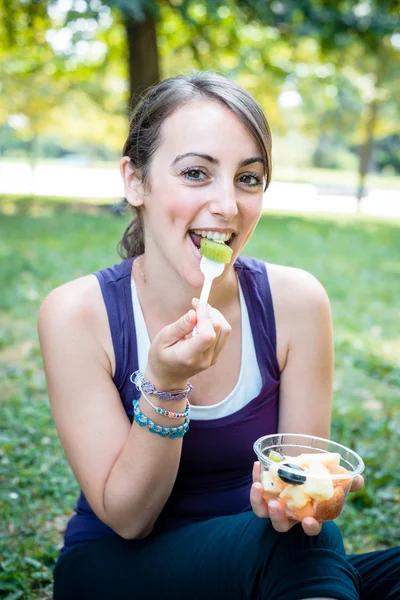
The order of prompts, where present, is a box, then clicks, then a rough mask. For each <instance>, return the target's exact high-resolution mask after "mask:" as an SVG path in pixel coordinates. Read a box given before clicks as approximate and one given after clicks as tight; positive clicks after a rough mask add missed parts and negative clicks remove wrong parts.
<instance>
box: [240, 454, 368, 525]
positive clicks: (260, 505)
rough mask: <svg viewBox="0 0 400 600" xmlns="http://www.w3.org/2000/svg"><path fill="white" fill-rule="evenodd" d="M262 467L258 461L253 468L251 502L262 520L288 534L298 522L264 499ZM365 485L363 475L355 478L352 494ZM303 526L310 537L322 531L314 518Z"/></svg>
mask: <svg viewBox="0 0 400 600" xmlns="http://www.w3.org/2000/svg"><path fill="white" fill-rule="evenodd" d="M260 473H261V466H260V463H259V462H258V461H257V462H255V463H254V467H253V485H252V486H251V491H250V502H251V506H252V508H253V511H254V513H255V514H256V515H257V516H258V517H261V518H264V519H268V518H269V519H271V523H272V526H273V528H274V529H275V530H276V531H280V532H286V531H289V529H291V528H292V527H293V526H294V525H296V524H297V523H298V521H296V520H294V519H290V518H288V517H287V516H286V515H285V512H284V510H283V507H282V506H281V504H280V503H279V502H278V501H277V500H269V502H266V501H265V500H264V498H263V487H262V484H261V481H260ZM363 485H364V478H363V477H361V475H358V476H357V477H355V479H354V481H353V483H352V486H351V488H350V491H351V492H358V490H360V489H361V488H362V487H363ZM301 525H302V527H303V529H304V533H306V534H307V535H309V536H313V535H318V534H319V533H320V531H321V527H322V523H320V522H319V521H317V520H316V519H314V518H313V517H305V518H304V519H303V520H302V522H301Z"/></svg>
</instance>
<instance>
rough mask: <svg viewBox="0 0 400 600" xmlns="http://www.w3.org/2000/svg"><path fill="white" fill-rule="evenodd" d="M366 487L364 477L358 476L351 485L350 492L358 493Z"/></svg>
mask: <svg viewBox="0 0 400 600" xmlns="http://www.w3.org/2000/svg"><path fill="white" fill-rule="evenodd" d="M363 487H364V477H362V475H357V476H356V477H354V479H353V482H352V484H351V488H350V492H358V491H360V490H361V489H362V488H363Z"/></svg>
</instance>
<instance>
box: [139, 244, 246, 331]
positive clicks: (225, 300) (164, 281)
mask: <svg viewBox="0 0 400 600" xmlns="http://www.w3.org/2000/svg"><path fill="white" fill-rule="evenodd" d="M162 267H163V268H160V264H159V262H157V261H155V260H153V259H152V258H151V256H150V255H149V252H145V253H144V254H142V255H141V256H139V257H138V258H137V259H136V260H135V261H134V263H133V276H134V278H135V283H136V287H137V290H138V295H139V298H140V301H141V305H142V307H148V309H150V311H151V314H152V315H155V316H157V320H159V321H163V322H164V325H167V324H169V323H173V322H174V321H176V320H177V319H178V318H179V317H180V316H182V315H183V314H185V313H186V312H187V311H188V310H190V309H191V308H192V298H199V297H200V293H201V288H195V287H192V286H191V285H189V284H188V283H187V282H186V281H185V280H183V279H182V277H180V276H179V274H178V273H177V272H176V271H174V270H173V269H168V268H164V267H167V265H162ZM237 298H238V284H237V278H236V273H235V269H234V266H233V264H232V265H229V267H228V268H226V269H225V271H224V273H223V275H222V276H221V277H219V278H218V279H215V280H214V282H213V286H212V288H211V292H210V297H209V300H208V303H209V304H210V305H211V306H212V307H214V308H216V309H217V310H219V311H220V312H222V313H223V314H226V313H228V312H229V308H230V306H231V305H232V302H234V301H235V300H236V299H237Z"/></svg>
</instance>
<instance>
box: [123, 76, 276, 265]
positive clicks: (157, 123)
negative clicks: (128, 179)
mask: <svg viewBox="0 0 400 600" xmlns="http://www.w3.org/2000/svg"><path fill="white" fill-rule="evenodd" d="M202 98H209V99H211V100H215V101H217V102H220V103H221V104H223V105H225V106H226V107H227V108H229V109H230V110H231V111H232V112H233V113H234V114H235V115H236V116H237V117H238V118H239V119H240V121H241V122H242V123H243V125H244V126H245V127H246V129H247V130H248V132H249V133H250V135H251V136H252V137H253V138H254V140H255V141H256V142H257V144H258V145H259V147H260V149H261V154H262V157H263V159H264V164H265V173H264V175H265V179H266V184H265V189H266V188H267V187H268V185H269V183H270V180H271V131H270V128H269V125H268V122H267V119H266V118H265V115H264V113H263V111H262V110H261V108H260V106H259V105H258V104H257V102H256V101H255V100H254V98H252V97H251V96H250V94H248V93H247V92H245V91H244V90H242V88H241V87H239V86H238V85H237V84H236V83H234V82H233V81H231V80H230V79H227V78H226V77H223V76H221V75H218V74H217V73H213V72H209V71H198V72H194V73H192V74H191V75H178V76H177V77H170V78H169V79H165V80H164V81H161V82H160V83H158V84H156V85H155V86H153V87H152V88H150V90H149V91H148V92H147V94H146V95H145V97H144V98H143V99H142V101H141V102H140V103H139V104H138V106H137V107H136V109H135V110H134V112H133V114H132V116H131V121H130V125H129V134H128V138H127V140H126V142H125V145H124V149H123V156H129V158H130V162H131V165H132V167H133V168H134V169H138V170H139V172H140V173H141V183H142V184H143V185H144V186H146V185H147V184H148V183H149V174H150V164H151V158H152V156H153V154H154V152H155V151H156V150H157V148H158V146H159V144H160V141H161V140H160V129H161V126H162V124H163V122H164V121H165V119H166V118H167V117H169V116H170V115H171V114H172V113H173V112H174V111H175V110H177V109H178V108H180V107H181V106H183V105H185V104H188V103H189V102H191V101H193V100H201V99H202ZM133 212H134V215H135V216H134V218H133V220H132V221H131V222H130V223H129V225H128V227H127V228H126V229H125V232H124V235H123V237H122V240H121V241H120V243H119V245H118V251H119V254H120V255H121V257H122V258H128V257H131V256H138V255H139V254H143V253H144V231H143V218H142V213H141V210H140V209H136V208H135V207H133Z"/></svg>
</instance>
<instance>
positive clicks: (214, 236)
mask: <svg viewBox="0 0 400 600" xmlns="http://www.w3.org/2000/svg"><path fill="white" fill-rule="evenodd" d="M193 233H196V234H197V235H201V237H206V238H208V239H209V240H214V241H215V242H227V241H228V240H230V239H231V237H232V233H219V232H218V231H205V230H204V229H193Z"/></svg>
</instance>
